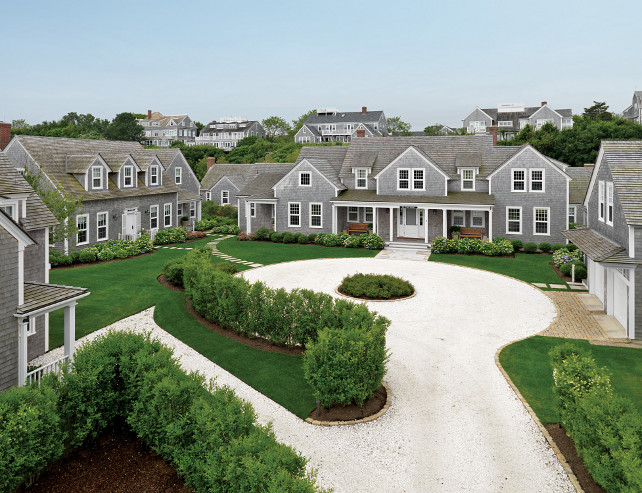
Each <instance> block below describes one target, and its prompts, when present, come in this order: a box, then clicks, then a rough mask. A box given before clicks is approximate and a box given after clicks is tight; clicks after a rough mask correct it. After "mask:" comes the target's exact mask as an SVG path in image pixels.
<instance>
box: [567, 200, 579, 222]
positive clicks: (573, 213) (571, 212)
mask: <svg viewBox="0 0 642 493" xmlns="http://www.w3.org/2000/svg"><path fill="white" fill-rule="evenodd" d="M576 217H577V206H575V205H569V206H568V222H569V224H570V223H575V222H577V221H576V220H575V219H576Z"/></svg>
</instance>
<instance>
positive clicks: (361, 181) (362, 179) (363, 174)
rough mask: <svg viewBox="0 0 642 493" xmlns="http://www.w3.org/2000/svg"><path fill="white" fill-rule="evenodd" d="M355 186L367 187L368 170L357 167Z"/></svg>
mask: <svg viewBox="0 0 642 493" xmlns="http://www.w3.org/2000/svg"><path fill="white" fill-rule="evenodd" d="M356 188H368V170H367V169H365V168H358V169H357V186H356Z"/></svg>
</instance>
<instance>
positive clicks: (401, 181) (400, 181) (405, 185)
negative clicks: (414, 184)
mask: <svg viewBox="0 0 642 493" xmlns="http://www.w3.org/2000/svg"><path fill="white" fill-rule="evenodd" d="M397 188H398V189H399V190H408V189H410V170H408V169H398V170H397Z"/></svg>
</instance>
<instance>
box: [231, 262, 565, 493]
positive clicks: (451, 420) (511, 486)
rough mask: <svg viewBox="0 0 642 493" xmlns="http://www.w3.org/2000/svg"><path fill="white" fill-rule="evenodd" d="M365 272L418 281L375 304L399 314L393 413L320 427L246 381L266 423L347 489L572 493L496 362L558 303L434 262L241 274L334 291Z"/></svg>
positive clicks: (324, 476) (393, 341) (394, 331)
mask: <svg viewBox="0 0 642 493" xmlns="http://www.w3.org/2000/svg"><path fill="white" fill-rule="evenodd" d="M355 272H363V273H388V274H393V275H397V276H401V277H403V278H405V279H407V280H409V281H410V282H412V283H413V284H414V285H415V287H416V289H417V296H416V297H414V298H411V299H408V300H403V301H397V302H393V303H368V305H369V306H370V308H371V309H374V310H376V311H378V312H379V313H381V314H382V315H385V316H386V317H388V318H390V319H391V320H392V324H391V326H390V329H389V331H388V335H387V341H388V346H389V348H390V350H391V352H392V356H391V359H390V364H389V371H388V374H387V376H386V378H385V380H386V381H387V383H388V384H389V386H390V388H391V391H392V394H393V400H392V406H391V407H390V410H389V411H388V413H387V414H386V415H385V416H384V417H382V418H380V419H378V420H376V421H374V422H371V423H365V424H360V425H355V426H349V427H346V426H344V427H315V426H313V425H310V424H307V423H304V422H302V421H301V420H299V419H298V418H295V417H294V416H292V415H291V414H290V413H288V412H287V411H285V410H284V409H283V408H281V407H280V406H278V405H277V404H275V403H273V402H272V401H270V400H269V399H266V398H264V397H263V396H261V395H260V394H258V393H257V392H255V391H254V392H253V389H251V390H250V389H243V388H237V390H238V391H239V393H240V394H241V395H243V396H244V397H245V398H248V399H249V400H251V401H252V403H253V404H254V406H255V408H256V409H257V413H258V415H259V419H260V421H262V422H267V421H272V422H273V423H274V431H275V433H276V436H277V438H278V439H279V440H280V441H282V442H285V443H288V444H290V445H292V446H294V447H295V448H296V449H297V450H299V451H300V452H302V453H303V454H304V455H306V456H307V457H309V458H310V459H311V465H312V466H313V467H315V468H317V469H318V470H319V480H320V483H321V484H322V485H324V486H332V487H334V488H335V491H337V492H341V491H346V492H347V491H350V492H352V491H409V492H410V491H422V492H424V491H426V492H433V491H434V492H441V491H448V492H450V491H452V492H461V491H467V492H472V491H479V492H494V491H506V492H515V491H519V492H531V491H532V492H535V491H538V492H551V491H555V492H565V491H569V492H570V491H574V490H573V487H572V486H571V484H570V482H569V481H568V478H567V476H566V474H565V473H564V471H563V469H562V467H561V465H560V464H559V462H558V461H557V459H556V457H555V455H554V454H553V452H552V450H551V449H550V447H549V446H548V443H547V442H546V440H545V439H544V437H543V436H542V435H541V433H540V432H539V430H538V428H537V426H536V425H535V424H534V423H533V421H532V419H531V417H530V415H529V414H528V413H527V412H526V410H525V409H524V407H523V406H522V404H521V403H520V402H519V401H518V400H517V398H516V396H515V394H514V393H513V391H512V390H511V388H510V387H509V385H508V384H507V383H506V381H505V380H504V378H503V376H502V375H501V373H500V371H499V370H498V369H497V367H496V366H495V362H494V355H495V352H496V351H497V349H498V348H499V347H500V346H502V345H503V344H505V343H507V342H511V341H514V340H516V339H520V338H523V337H527V336H530V335H533V334H535V333H537V332H539V331H541V330H542V329H544V328H546V327H547V326H548V325H549V324H550V323H551V322H552V321H553V320H554V318H555V307H554V305H553V303H552V302H551V300H550V299H549V298H548V297H547V296H546V295H544V294H543V293H542V292H540V291H539V290H537V289H534V288H532V287H530V286H528V285H526V284H524V283H521V282H518V281H514V280H512V279H509V278H505V277H502V276H498V275H495V274H491V273H488V272H484V271H478V270H473V269H466V268H463V267H458V266H453V265H446V264H439V263H433V262H413V261H403V260H383V259H332V260H328V259H323V260H308V261H300V262H290V263H285V264H276V265H271V266H267V267H262V268H258V269H254V270H251V271H246V272H244V273H243V275H244V276H245V278H246V279H248V280H250V281H257V280H261V281H264V282H266V283H267V284H268V285H270V286H273V287H284V288H286V289H292V288H295V287H300V288H309V289H313V290H316V291H324V292H326V293H330V294H332V295H335V293H334V289H335V288H336V286H338V284H339V283H340V281H341V279H342V278H343V277H344V276H345V275H347V274H352V273H355ZM335 296H336V295H335ZM221 383H222V382H221ZM235 387H236V385H235ZM256 394H258V395H256Z"/></svg>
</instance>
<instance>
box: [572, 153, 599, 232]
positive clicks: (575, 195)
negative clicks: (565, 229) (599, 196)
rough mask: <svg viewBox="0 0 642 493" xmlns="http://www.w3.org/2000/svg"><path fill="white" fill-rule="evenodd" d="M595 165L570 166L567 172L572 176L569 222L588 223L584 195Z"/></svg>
mask: <svg viewBox="0 0 642 493" xmlns="http://www.w3.org/2000/svg"><path fill="white" fill-rule="evenodd" d="M592 173H593V165H592V164H590V165H589V164H585V165H584V166H583V167H576V166H575V167H574V166H569V167H567V168H566V174H567V175H569V176H570V177H571V179H572V180H571V183H570V184H569V192H568V193H569V195H568V222H569V223H576V224H584V225H586V208H585V207H584V196H585V195H586V190H587V189H588V186H589V182H590V181H591V174H592Z"/></svg>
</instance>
